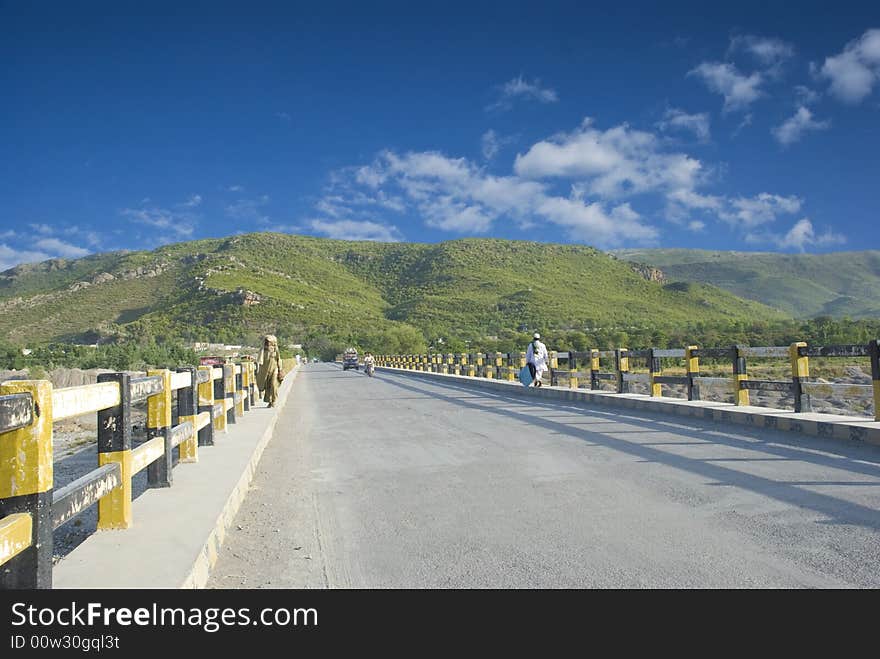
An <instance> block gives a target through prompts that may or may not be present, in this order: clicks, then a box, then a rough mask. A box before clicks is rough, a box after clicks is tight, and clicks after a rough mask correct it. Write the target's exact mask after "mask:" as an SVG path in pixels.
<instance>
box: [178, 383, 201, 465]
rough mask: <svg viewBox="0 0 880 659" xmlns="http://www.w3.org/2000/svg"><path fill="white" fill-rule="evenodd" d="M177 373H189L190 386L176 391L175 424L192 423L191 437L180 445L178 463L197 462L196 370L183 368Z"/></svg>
mask: <svg viewBox="0 0 880 659" xmlns="http://www.w3.org/2000/svg"><path fill="white" fill-rule="evenodd" d="M177 372H178V373H189V381H190V385H189V386H188V387H182V388H181V389H178V390H177V422H178V423H186V422H187V421H189V422H190V423H192V428H193V430H192V435H191V436H190V438H189V439H187V440H184V441H183V442H181V443H180V448H179V450H180V461H181V462H198V461H199V444H198V434H197V432H196V424H197V422H198V419H197V418H196V412H197V410H198V407H199V406H198V383H197V382H196V369H195V367H194V366H184V367H183V368H178V369H177Z"/></svg>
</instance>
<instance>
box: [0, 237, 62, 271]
mask: <svg viewBox="0 0 880 659" xmlns="http://www.w3.org/2000/svg"><path fill="white" fill-rule="evenodd" d="M51 258H52V256H51V255H50V254H47V253H45V252H36V251H33V250H18V249H14V248H12V247H10V246H9V245H6V244H5V243H0V272H4V271H6V270H9V268H14V267H15V266H17V265H20V264H22V263H39V262H40V261H46V260H48V259H51Z"/></svg>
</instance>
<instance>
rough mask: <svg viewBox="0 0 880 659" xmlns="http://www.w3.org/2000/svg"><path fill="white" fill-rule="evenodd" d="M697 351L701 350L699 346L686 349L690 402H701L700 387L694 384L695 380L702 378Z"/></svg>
mask: <svg viewBox="0 0 880 659" xmlns="http://www.w3.org/2000/svg"><path fill="white" fill-rule="evenodd" d="M697 350H699V348H697V346H688V347H687V348H685V349H684V358H685V361H686V362H687V378H688V384H687V394H688V400H700V385H699V384H697V383H696V382H694V378H698V377H700V358H699V357H698V356H697V355H696V354H695V353H696V351H697Z"/></svg>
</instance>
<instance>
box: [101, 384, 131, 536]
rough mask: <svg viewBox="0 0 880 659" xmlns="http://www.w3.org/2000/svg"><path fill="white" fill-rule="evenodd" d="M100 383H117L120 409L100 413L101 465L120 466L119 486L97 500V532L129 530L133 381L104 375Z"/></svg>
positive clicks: (118, 407) (109, 409)
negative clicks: (115, 464)
mask: <svg viewBox="0 0 880 659" xmlns="http://www.w3.org/2000/svg"><path fill="white" fill-rule="evenodd" d="M98 382H117V383H118V385H119V394H120V396H119V405H118V406H117V407H111V408H108V409H106V410H101V411H100V412H98V465H99V466H102V467H103V466H104V465H107V464H112V463H117V464H118V465H119V472H120V481H121V482H120V484H119V485H117V486H116V487H115V488H114V489H112V490H111V491H110V492H108V493H107V494H106V495H104V496H103V497H101V499H99V500H98V530H101V531H108V530H118V529H127V528H130V527H131V525H132V514H131V478H132V476H133V475H134V474H133V473H132V465H131V378H130V376H129V375H128V374H127V373H102V374H101V375H99V376H98Z"/></svg>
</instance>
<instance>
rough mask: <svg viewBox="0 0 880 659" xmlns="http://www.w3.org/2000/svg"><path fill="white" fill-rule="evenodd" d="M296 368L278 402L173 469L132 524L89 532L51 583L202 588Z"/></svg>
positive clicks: (136, 510)
mask: <svg viewBox="0 0 880 659" xmlns="http://www.w3.org/2000/svg"><path fill="white" fill-rule="evenodd" d="M298 374H299V369H296V370H293V371H292V372H291V373H289V374H288V376H287V377H286V378H285V379H284V382H283V383H282V385H281V388H280V390H279V395H278V403H277V404H276V407H274V408H272V409H271V410H270V409H266V408H265V407H258V408H251V410H250V412H248V413H247V414H245V415H244V416H242V417H241V418H240V419H239V420H238V422H237V423H236V424H234V425H230V426H229V431H228V433H225V434H224V433H220V434H218V435H217V436H215V445H214V446H211V447H200V449H201V450H200V452H199V462H198V463H197V464H193V465H188V464H183V465H179V466H178V467H177V468H175V469H174V474H173V475H174V484H173V486H172V488H171V489H170V490H168V489H150V490H147V491H146V492H145V493H144V494H142V495H141V496H140V497H138V498H137V499H136V500H135V501H134V502H133V516H134V525H133V526H132V528H130V529H125V530H122V531H98V532H95V533H93V534H92V535H91V536H89V537H88V538H87V539H86V540H85V541H84V542H83V543H82V544H81V545H79V546H78V547H76V549H74V550H73V551H72V552H71V553H70V554H69V555H68V556H67V557H65V558H64V559H63V560H62V561H60V562H59V563H58V564H57V565H56V566H55V568H54V570H53V587H54V588H57V589H64V588H129V589H131V588H134V589H150V588H203V587H205V585H206V584H207V582H208V578H209V575H210V572H211V569H212V568H213V566H214V564H215V563H216V561H217V555H218V551H219V549H220V547H221V546H222V544H223V540H224V538H225V536H226V533H227V531H228V530H229V529H230V527H231V526H232V523H233V520H234V519H235V515H236V513H237V512H238V510H239V507H240V506H241V503H242V501H243V500H244V498H245V496H247V492H248V487H249V485H250V483H251V480H252V479H253V476H254V473H255V472H256V469H257V465H258V463H259V461H260V457H261V456H262V454H263V450H264V449H265V448H266V445H267V444H268V443H269V440H270V439H271V438H272V434H273V432H274V430H275V424H276V422H277V420H278V417H279V414H280V412H281V410H282V409H283V408H284V405H285V404H286V402H287V398H288V396H289V394H290V391H291V389H292V388H293V383H294V381H295V380H296V377H297V375H298Z"/></svg>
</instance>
